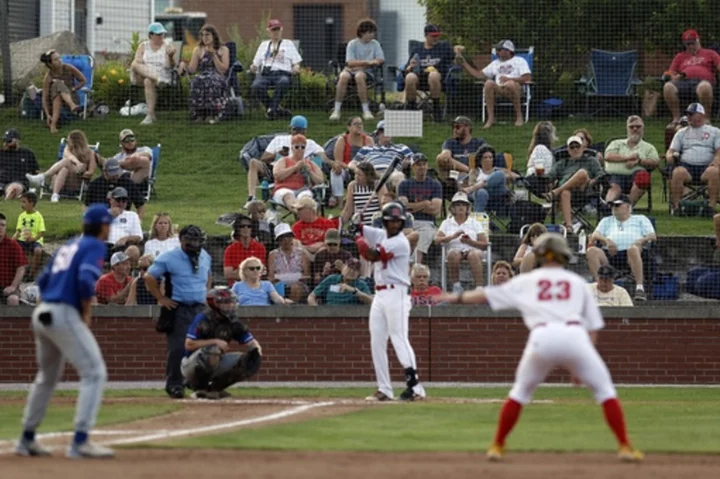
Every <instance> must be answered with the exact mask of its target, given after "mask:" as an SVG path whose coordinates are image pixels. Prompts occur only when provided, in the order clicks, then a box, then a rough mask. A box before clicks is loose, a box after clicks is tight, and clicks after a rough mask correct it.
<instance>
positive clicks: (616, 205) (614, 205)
mask: <svg viewBox="0 0 720 479" xmlns="http://www.w3.org/2000/svg"><path fill="white" fill-rule="evenodd" d="M624 204H625V203H613V204H612V207H613V208H617V207H618V206H622V205H624Z"/></svg>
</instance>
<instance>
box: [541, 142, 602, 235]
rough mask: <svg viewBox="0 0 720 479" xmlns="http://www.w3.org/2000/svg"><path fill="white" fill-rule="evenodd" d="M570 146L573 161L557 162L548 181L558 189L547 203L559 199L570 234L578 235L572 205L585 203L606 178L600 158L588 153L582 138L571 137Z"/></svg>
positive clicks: (547, 197)
mask: <svg viewBox="0 0 720 479" xmlns="http://www.w3.org/2000/svg"><path fill="white" fill-rule="evenodd" d="M567 145H568V152H569V154H570V157H569V158H563V159H562V160H559V161H557V162H555V164H554V165H553V167H552V169H551V170H550V173H548V180H549V181H550V184H551V185H554V186H555V188H554V189H552V190H550V192H549V193H547V194H546V195H545V199H546V200H547V201H549V202H553V201H555V199H556V198H558V197H559V198H560V209H561V210H562V214H563V218H564V221H565V227H566V228H567V229H568V231H573V232H576V231H575V229H574V228H573V216H572V204H573V203H574V202H575V201H580V200H585V198H586V197H587V195H588V190H589V188H591V187H592V186H593V185H595V183H596V181H597V179H598V178H599V177H600V176H602V175H603V170H602V167H601V166H600V162H599V161H598V159H597V157H594V156H591V155H589V154H586V153H585V151H586V147H585V146H584V144H583V140H582V138H580V137H579V136H571V137H570V138H568V141H567Z"/></svg>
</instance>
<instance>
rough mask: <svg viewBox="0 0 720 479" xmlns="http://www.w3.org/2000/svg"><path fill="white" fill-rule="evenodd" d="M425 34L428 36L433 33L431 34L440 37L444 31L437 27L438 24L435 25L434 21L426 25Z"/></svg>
mask: <svg viewBox="0 0 720 479" xmlns="http://www.w3.org/2000/svg"><path fill="white" fill-rule="evenodd" d="M425 35H426V36H427V35H431V36H433V37H439V36H440V35H442V32H441V31H440V29H439V28H438V27H437V25H433V24H432V23H428V24H427V25H425Z"/></svg>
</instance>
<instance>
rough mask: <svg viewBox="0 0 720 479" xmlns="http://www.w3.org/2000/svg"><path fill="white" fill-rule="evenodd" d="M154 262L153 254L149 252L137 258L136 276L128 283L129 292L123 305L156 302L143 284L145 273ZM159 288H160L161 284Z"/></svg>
mask: <svg viewBox="0 0 720 479" xmlns="http://www.w3.org/2000/svg"><path fill="white" fill-rule="evenodd" d="M154 262H155V256H153V255H151V254H145V255H143V256H141V257H140V258H139V259H138V276H137V277H136V278H134V279H133V280H132V283H131V284H130V292H129V293H128V297H127V301H125V306H136V305H152V304H157V301H156V300H155V298H154V297H153V295H152V294H150V291H148V289H147V285H146V284H145V273H147V271H148V268H150V266H152V264H153V263H154ZM161 289H164V288H162V286H161Z"/></svg>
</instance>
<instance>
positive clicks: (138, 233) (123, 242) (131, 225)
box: [107, 186, 143, 251]
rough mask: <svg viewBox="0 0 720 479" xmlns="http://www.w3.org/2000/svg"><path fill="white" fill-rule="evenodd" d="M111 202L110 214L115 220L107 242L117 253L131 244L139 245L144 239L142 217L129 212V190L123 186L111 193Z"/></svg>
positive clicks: (111, 225)
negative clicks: (141, 224)
mask: <svg viewBox="0 0 720 479" xmlns="http://www.w3.org/2000/svg"><path fill="white" fill-rule="evenodd" d="M109 200H110V214H111V215H112V216H113V218H114V220H113V222H112V223H111V224H110V235H109V236H108V240H107V242H108V243H110V244H112V248H110V249H111V250H115V251H116V250H119V249H122V248H125V247H127V246H129V245H131V244H132V245H134V244H139V243H140V242H141V241H142V238H143V232H142V226H140V217H139V216H138V215H137V213H135V212H134V211H129V210H127V202H128V192H127V190H126V189H125V188H123V187H121V186H119V187H117V188H115V189H114V190H112V191H111V192H110V195H109Z"/></svg>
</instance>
